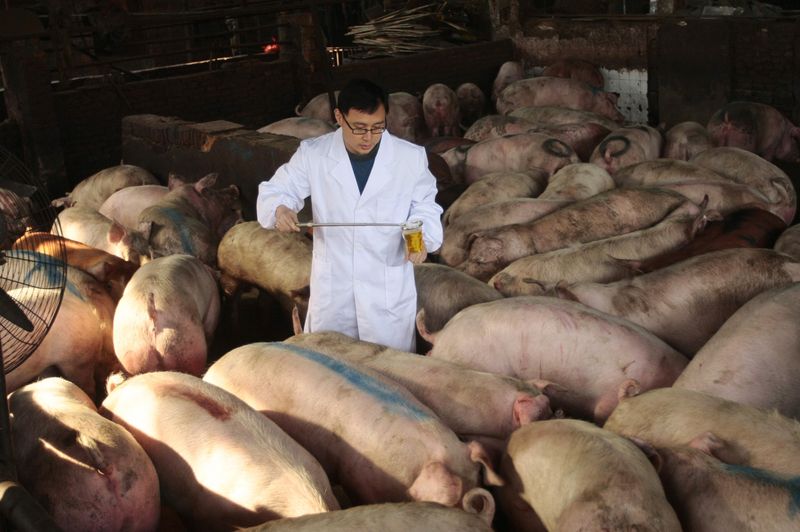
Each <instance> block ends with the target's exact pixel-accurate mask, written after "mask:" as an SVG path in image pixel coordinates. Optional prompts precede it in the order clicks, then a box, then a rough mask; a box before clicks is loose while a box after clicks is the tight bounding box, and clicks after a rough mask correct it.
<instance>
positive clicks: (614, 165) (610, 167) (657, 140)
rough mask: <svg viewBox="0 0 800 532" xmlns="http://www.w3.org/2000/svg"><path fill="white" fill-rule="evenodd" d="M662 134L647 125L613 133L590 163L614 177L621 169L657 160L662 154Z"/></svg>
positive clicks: (597, 148) (591, 157)
mask: <svg viewBox="0 0 800 532" xmlns="http://www.w3.org/2000/svg"><path fill="white" fill-rule="evenodd" d="M661 144H662V139H661V133H659V132H658V130H657V129H655V128H652V127H650V126H647V125H639V126H633V127H625V128H620V129H616V130H614V131H612V132H611V133H609V135H608V136H607V137H606V138H604V139H603V141H602V142H601V143H600V144H598V145H597V147H596V148H595V149H594V151H593V152H592V155H591V156H590V157H589V162H590V163H593V164H596V165H597V166H599V167H600V168H605V169H606V170H607V171H608V173H609V174H611V175H614V174H615V173H617V171H618V170H619V169H620V168H624V167H625V166H629V165H632V164H636V163H640V162H642V161H651V160H653V159H657V158H658V157H659V155H660V154H661Z"/></svg>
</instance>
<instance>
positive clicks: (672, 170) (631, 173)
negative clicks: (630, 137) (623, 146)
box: [613, 159, 732, 187]
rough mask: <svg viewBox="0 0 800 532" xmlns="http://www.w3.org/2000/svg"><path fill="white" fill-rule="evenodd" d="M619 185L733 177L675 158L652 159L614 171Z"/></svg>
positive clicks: (701, 180)
mask: <svg viewBox="0 0 800 532" xmlns="http://www.w3.org/2000/svg"><path fill="white" fill-rule="evenodd" d="M613 177H614V181H615V182H616V183H617V186H618V187H658V186H661V184H662V183H687V182H692V183H693V182H702V183H706V182H714V183H724V184H730V183H731V182H732V180H731V179H729V178H727V177H726V176H725V175H724V174H720V173H719V172H716V171H714V170H711V169H709V168H705V167H703V166H700V165H697V164H694V163H691V162H687V161H678V160H673V159H652V160H648V161H642V162H639V163H635V164H630V165H627V166H625V167H624V168H621V169H619V170H618V171H617V172H615V173H614V176H613Z"/></svg>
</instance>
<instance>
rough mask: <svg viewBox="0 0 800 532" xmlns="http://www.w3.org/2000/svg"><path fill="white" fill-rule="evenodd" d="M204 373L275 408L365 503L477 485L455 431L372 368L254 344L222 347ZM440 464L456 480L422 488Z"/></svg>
mask: <svg viewBox="0 0 800 532" xmlns="http://www.w3.org/2000/svg"><path fill="white" fill-rule="evenodd" d="M204 380H206V381H207V382H210V383H212V384H215V385H216V386H219V387H221V388H222V389H225V390H228V391H230V392H231V393H234V394H236V395H237V396H238V397H240V398H241V399H242V400H244V401H245V402H246V403H248V404H249V405H250V406H252V407H253V408H255V409H256V410H258V411H260V412H262V413H264V414H265V415H267V416H269V417H270V419H272V420H273V421H275V422H276V423H277V424H278V425H279V426H280V427H281V428H283V429H284V430H285V431H286V432H287V433H288V434H289V435H290V436H292V437H293V438H294V439H296V440H297V441H298V442H300V444H301V445H303V446H304V447H305V448H307V449H309V450H310V451H311V452H312V454H314V456H316V458H317V459H318V460H319V461H320V463H321V464H322V465H323V467H324V468H325V469H326V471H328V472H329V474H330V475H331V477H332V478H333V479H335V481H336V482H338V483H340V484H342V486H343V487H344V488H345V489H346V490H347V491H348V493H349V494H350V495H351V496H353V497H355V498H356V499H357V500H359V501H362V502H365V503H376V502H401V501H408V500H411V499H412V498H413V499H416V500H431V501H433V502H441V503H443V504H446V505H448V506H453V505H455V504H457V503H458V502H459V501H460V500H461V497H462V495H463V494H464V492H466V491H467V490H469V489H470V488H472V487H474V486H475V485H476V483H477V474H478V469H477V465H476V464H474V463H472V462H470V461H469V458H468V452H467V449H466V446H465V445H464V444H463V443H461V442H460V441H459V440H458V438H457V437H456V436H455V434H454V433H453V432H452V431H451V430H449V429H448V428H447V427H445V426H444V425H443V424H442V423H441V421H439V419H438V418H437V417H436V416H435V414H434V413H433V412H432V411H430V410H429V409H428V408H427V407H425V406H424V405H422V404H421V403H420V402H419V401H417V400H416V399H415V398H414V397H413V396H412V395H411V394H410V393H409V392H408V391H407V390H405V389H404V388H402V387H401V386H400V385H398V384H395V383H393V382H392V381H390V380H389V379H386V378H385V377H383V376H381V375H380V374H378V373H376V372H374V371H372V370H370V369H368V368H365V367H361V366H357V365H355V364H351V363H348V362H344V361H340V360H336V359H335V358H332V357H329V356H327V355H324V354H322V353H318V352H316V351H311V350H308V349H304V348H301V347H298V346H294V345H288V344H269V343H256V344H249V345H246V346H242V347H239V348H237V349H234V350H233V351H230V352H229V353H227V354H226V355H224V356H223V357H222V358H220V359H219V360H218V361H217V362H215V363H214V364H213V365H212V366H211V367H210V368H209V370H208V372H207V373H206V375H205V376H204ZM265 384H266V385H265ZM433 471H439V472H440V473H441V474H434V475H433V476H439V477H440V478H441V480H443V481H445V479H449V480H446V481H445V482H446V483H447V484H449V485H451V486H452V487H450V488H446V489H440V488H437V490H436V491H437V494H436V495H432V494H431V493H417V494H416V496H415V492H416V490H415V489H414V488H415V486H416V485H417V484H416V481H417V479H418V477H420V476H427V475H428V474H429V473H432V472H433ZM445 471H446V472H445ZM451 483H454V484H451ZM439 486H440V487H441V486H442V485H441V484H439ZM453 490H455V492H454V491H453Z"/></svg>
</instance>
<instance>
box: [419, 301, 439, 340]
mask: <svg viewBox="0 0 800 532" xmlns="http://www.w3.org/2000/svg"><path fill="white" fill-rule="evenodd" d="M416 322H417V331H419V335H420V336H422V338H423V339H424V340H425V341H426V342H428V343H429V344H431V345H433V344H434V343H436V334H434V333H432V332H430V331H429V330H428V326H427V325H425V309H424V308H421V309H419V312H417V317H416Z"/></svg>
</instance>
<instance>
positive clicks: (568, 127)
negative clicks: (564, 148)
mask: <svg viewBox="0 0 800 532" xmlns="http://www.w3.org/2000/svg"><path fill="white" fill-rule="evenodd" d="M537 131H538V132H539V133H544V134H546V135H550V136H551V137H553V138H557V139H558V140H560V141H562V142H564V143H565V144H566V145H568V146H569V147H570V148H572V149H573V150H575V153H576V154H577V156H578V158H579V159H580V160H581V161H588V160H589V158H590V157H591V154H592V152H593V151H594V149H595V147H596V146H597V145H598V144H599V143H600V141H601V140H603V138H605V137H606V136H607V135H608V134H609V133H610V132H611V130H609V129H608V128H605V127H603V126H601V125H600V124H595V123H593V122H585V123H580V124H561V125H557V126H547V127H542V128H540V129H538V130H537Z"/></svg>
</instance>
